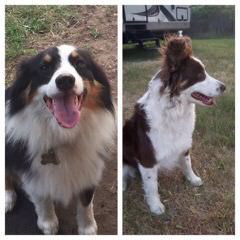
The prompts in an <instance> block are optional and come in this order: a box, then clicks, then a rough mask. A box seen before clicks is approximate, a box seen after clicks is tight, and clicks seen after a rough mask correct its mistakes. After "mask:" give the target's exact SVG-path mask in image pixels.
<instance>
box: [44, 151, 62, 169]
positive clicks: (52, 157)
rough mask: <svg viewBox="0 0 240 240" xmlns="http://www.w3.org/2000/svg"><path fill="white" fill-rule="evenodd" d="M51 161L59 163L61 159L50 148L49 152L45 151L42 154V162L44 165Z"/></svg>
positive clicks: (55, 163)
mask: <svg viewBox="0 0 240 240" xmlns="http://www.w3.org/2000/svg"><path fill="white" fill-rule="evenodd" d="M49 163H52V164H54V165H57V164H59V160H58V158H57V156H56V154H55V152H54V150H53V149H52V148H51V149H49V150H48V152H47V153H44V154H43V155H42V161H41V164H42V165H46V164H49Z"/></svg>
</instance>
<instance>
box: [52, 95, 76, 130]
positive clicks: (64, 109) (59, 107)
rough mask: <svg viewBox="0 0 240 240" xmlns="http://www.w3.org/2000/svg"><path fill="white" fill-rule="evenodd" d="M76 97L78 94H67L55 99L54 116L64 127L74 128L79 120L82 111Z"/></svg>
mask: <svg viewBox="0 0 240 240" xmlns="http://www.w3.org/2000/svg"><path fill="white" fill-rule="evenodd" d="M75 97H76V95H66V96H62V97H57V98H54V99H53V112H54V116H55V117H56V119H57V121H58V122H59V123H60V124H61V126H62V127H64V128H73V127H74V126H75V125H76V124H77V123H78V122H79V119H80V112H79V109H78V108H79V106H78V104H77V103H75Z"/></svg>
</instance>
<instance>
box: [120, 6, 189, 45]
mask: <svg viewBox="0 0 240 240" xmlns="http://www.w3.org/2000/svg"><path fill="white" fill-rule="evenodd" d="M190 19H191V9H190V6H188V5H124V6H123V42H124V43H127V42H129V41H131V42H138V43H139V44H141V43H142V42H143V41H147V40H152V39H155V40H156V42H157V41H159V40H158V39H159V36H162V35H163V34H164V33H166V32H174V31H175V32H177V31H179V30H184V29H188V28H189V27H190Z"/></svg>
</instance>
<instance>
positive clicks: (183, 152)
mask: <svg viewBox="0 0 240 240" xmlns="http://www.w3.org/2000/svg"><path fill="white" fill-rule="evenodd" d="M162 57H163V62H162V66H161V70H160V71H159V72H158V73H157V74H156V75H155V76H154V77H153V79H152V80H151V81H150V83H149V88H148V90H147V92H146V93H145V94H144V95H143V96H142V97H141V98H140V99H139V100H138V101H137V104H136V105H135V111H134V114H133V116H132V118H131V119H129V120H127V121H126V123H125V125H124V128H123V161H124V167H123V184H124V185H123V188H124V189H126V186H127V180H128V176H129V175H132V173H133V170H134V168H136V167H137V168H138V169H139V171H140V174H141V176H142V181H143V189H144V191H145V197H146V200H147V203H148V205H149V207H150V210H151V211H152V212H153V213H155V214H162V213H164V211H165V207H164V205H163V204H162V203H161V201H160V196H159V193H158V179H157V178H158V172H159V170H163V171H164V170H172V169H173V168H175V167H180V168H181V169H182V171H183V173H184V174H185V176H186V178H187V179H188V180H189V181H190V183H191V184H192V185H194V186H200V185H202V183H203V182H202V180H201V178H199V177H198V176H196V175H195V173H194V172H193V170H192V167H191V158H190V155H189V149H190V148H191V146H192V134H193V131H194V126H195V103H197V104H200V105H203V106H212V105H213V104H214V97H216V96H218V95H221V94H222V93H223V92H224V90H225V86H224V84H223V83H221V82H220V81H218V80H216V79H214V78H212V77H211V76H209V75H208V73H207V72H206V70H205V67H204V65H203V64H202V62H201V61H200V60H198V59H197V58H195V57H193V55H192V46H191V40H190V38H188V37H178V36H170V37H168V38H167V39H166V45H165V47H164V48H163V50H162Z"/></svg>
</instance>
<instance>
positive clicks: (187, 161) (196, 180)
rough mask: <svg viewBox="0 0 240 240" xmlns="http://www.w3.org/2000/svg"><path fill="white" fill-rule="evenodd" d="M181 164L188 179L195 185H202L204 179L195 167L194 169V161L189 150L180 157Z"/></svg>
mask: <svg viewBox="0 0 240 240" xmlns="http://www.w3.org/2000/svg"><path fill="white" fill-rule="evenodd" d="M180 166H181V168H182V171H183V174H184V175H185V177H186V179H187V180H188V181H189V182H190V183H191V185H193V186H196V187H198V186H201V185H202V184H203V181H202V179H201V178H200V177H198V176H197V175H196V174H195V173H194V171H193V169H192V161H191V157H190V154H189V151H187V152H186V153H185V154H184V155H183V156H181V157H180Z"/></svg>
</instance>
